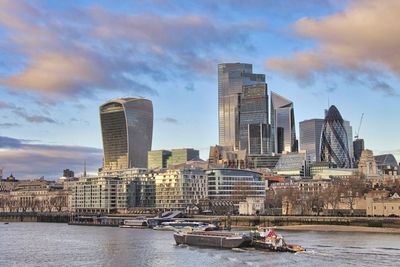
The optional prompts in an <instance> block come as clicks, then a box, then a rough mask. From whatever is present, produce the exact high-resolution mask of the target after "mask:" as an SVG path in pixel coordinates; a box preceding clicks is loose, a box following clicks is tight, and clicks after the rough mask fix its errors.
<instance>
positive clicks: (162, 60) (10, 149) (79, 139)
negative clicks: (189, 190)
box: [0, 0, 400, 178]
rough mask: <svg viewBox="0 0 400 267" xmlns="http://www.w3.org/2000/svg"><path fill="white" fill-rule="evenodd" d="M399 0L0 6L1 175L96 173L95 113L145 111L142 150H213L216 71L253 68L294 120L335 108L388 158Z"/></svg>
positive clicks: (399, 95) (399, 94)
mask: <svg viewBox="0 0 400 267" xmlns="http://www.w3.org/2000/svg"><path fill="white" fill-rule="evenodd" d="M399 12H400V2H399V1H397V0H386V1H374V0H353V1H351V0H348V1H346V0H344V1H334V0H311V1H310V0H307V1H306V0H304V1H295V0H286V1H271V0H249V1H245V2H243V1H238V0H221V1H211V0H204V1H178V0H176V1H173V0H141V1H118V3H117V2H115V1H110V0H103V1H89V0H84V1H50V0H49V1H38V0H32V1H22V0H21V1H14V0H0V112H1V113H0V167H4V169H5V171H4V172H5V174H6V175H8V174H9V173H11V172H12V173H13V174H14V175H15V176H16V177H17V178H18V177H19V178H28V177H36V176H42V175H45V176H46V177H47V178H55V177H57V176H59V175H61V173H62V170H63V169H64V168H70V169H73V170H75V172H76V173H79V172H82V170H83V167H82V166H83V161H84V160H86V161H87V162H88V168H89V171H92V172H95V171H96V170H97V168H98V167H100V166H101V158H102V155H101V148H102V141H101V133H100V123H99V115H98V107H99V105H101V104H102V103H104V102H106V101H108V100H110V99H113V98H118V97H126V96H142V97H146V98H149V99H151V100H152V101H153V106H154V114H155V121H154V122H155V125H154V134H153V149H161V148H165V149H171V148H179V147H194V148H196V149H200V150H201V156H202V157H203V158H207V156H208V148H209V146H210V145H214V144H216V143H217V142H218V138H217V137H218V128H217V123H218V121H217V64H218V63H221V62H245V63H252V64H253V70H254V72H255V73H265V74H266V76H267V82H268V87H269V90H273V91H276V92H278V93H279V94H281V95H284V96H285V97H288V98H290V99H292V100H293V101H294V103H295V112H296V114H295V115H296V120H297V122H299V121H302V120H305V119H311V118H322V117H323V112H324V111H323V110H324V109H325V108H327V107H328V102H329V103H330V104H335V105H336V106H337V107H338V108H339V110H340V112H341V113H342V116H343V117H344V118H345V119H347V120H350V122H351V124H352V126H353V129H354V130H355V129H357V128H358V124H359V119H360V117H361V114H362V113H365V119H364V122H363V125H362V127H361V131H360V136H361V137H362V138H364V139H365V143H366V147H367V148H370V149H372V150H374V152H375V154H379V153H384V152H393V153H394V154H395V155H396V156H397V157H398V159H399V157H400V153H399V151H400V141H399V139H398V132H399V131H400V126H399V123H398V117H399V115H400V110H399V104H398V103H399V101H400V88H399V85H400V83H399V76H400V63H399V62H400V56H399V55H400V37H399V36H400V28H399V27H398V23H397V20H396V19H397V16H398V15H397V14H398V13H399Z"/></svg>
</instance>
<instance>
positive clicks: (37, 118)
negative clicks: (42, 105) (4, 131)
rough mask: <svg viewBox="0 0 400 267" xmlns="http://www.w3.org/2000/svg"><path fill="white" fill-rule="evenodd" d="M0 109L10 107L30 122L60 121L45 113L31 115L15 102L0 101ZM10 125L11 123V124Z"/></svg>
mask: <svg viewBox="0 0 400 267" xmlns="http://www.w3.org/2000/svg"><path fill="white" fill-rule="evenodd" d="M0 109H9V110H11V111H12V112H13V113H14V114H15V115H17V116H18V117H20V118H23V119H24V120H25V121H27V122H30V123H45V122H47V123H58V122H57V121H55V120H54V119H52V118H51V117H48V116H43V115H30V114H28V112H27V111H26V110H25V109H24V108H21V107H17V106H16V105H14V104H10V103H7V102H4V101H0ZM9 126H10V125H9ZM14 126H16V125H14Z"/></svg>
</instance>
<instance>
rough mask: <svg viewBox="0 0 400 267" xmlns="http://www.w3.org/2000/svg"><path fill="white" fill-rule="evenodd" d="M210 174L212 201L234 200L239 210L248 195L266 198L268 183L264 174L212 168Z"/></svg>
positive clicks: (209, 183) (209, 186)
mask: <svg viewBox="0 0 400 267" xmlns="http://www.w3.org/2000/svg"><path fill="white" fill-rule="evenodd" d="M206 173H207V176H208V198H209V199H210V200H211V201H229V202H232V203H233V205H234V206H235V209H236V210H237V209H238V208H239V202H241V201H244V200H245V199H246V198H247V197H262V198H265V191H266V187H267V183H266V181H265V180H264V179H262V174H261V173H259V172H254V171H250V170H240V169H210V170H208V171H207V172H206Z"/></svg>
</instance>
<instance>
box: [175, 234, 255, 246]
mask: <svg viewBox="0 0 400 267" xmlns="http://www.w3.org/2000/svg"><path fill="white" fill-rule="evenodd" d="M174 238H175V242H176V244H177V245H180V244H186V245H190V246H201V247H217V248H229V249H232V248H239V247H248V246H250V244H251V237H250V236H248V235H244V234H239V233H231V232H215V231H211V232H206V231H204V232H175V233H174Z"/></svg>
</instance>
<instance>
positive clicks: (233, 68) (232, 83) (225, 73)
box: [218, 63, 265, 149]
mask: <svg viewBox="0 0 400 267" xmlns="http://www.w3.org/2000/svg"><path fill="white" fill-rule="evenodd" d="M257 83H265V75H264V74H253V66H252V65H251V64H243V63H223V64H218V123H219V126H218V128H219V144H220V145H221V146H231V147H233V148H234V149H239V94H240V93H242V90H243V89H242V86H243V85H251V84H257Z"/></svg>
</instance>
